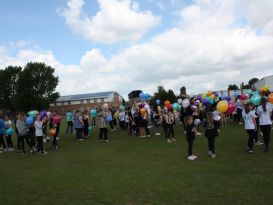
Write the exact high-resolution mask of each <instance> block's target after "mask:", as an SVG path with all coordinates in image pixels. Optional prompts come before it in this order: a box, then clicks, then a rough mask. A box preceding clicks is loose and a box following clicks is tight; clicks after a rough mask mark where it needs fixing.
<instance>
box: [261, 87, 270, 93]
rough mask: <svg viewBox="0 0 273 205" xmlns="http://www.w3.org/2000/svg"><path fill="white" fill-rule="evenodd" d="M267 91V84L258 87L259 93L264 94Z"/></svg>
mask: <svg viewBox="0 0 273 205" xmlns="http://www.w3.org/2000/svg"><path fill="white" fill-rule="evenodd" d="M268 91H269V86H268V85H265V86H263V87H261V88H260V93H261V94H265V93H266V92H268Z"/></svg>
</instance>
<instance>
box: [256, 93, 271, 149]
mask: <svg viewBox="0 0 273 205" xmlns="http://www.w3.org/2000/svg"><path fill="white" fill-rule="evenodd" d="M257 113H258V116H259V122H260V129H261V132H262V133H263V138H264V151H265V152H269V142H270V133H271V125H272V121H271V116H272V108H271V107H270V106H269V105H268V104H267V99H266V98H265V97H262V99H261V105H260V106H259V107H258V108H257Z"/></svg>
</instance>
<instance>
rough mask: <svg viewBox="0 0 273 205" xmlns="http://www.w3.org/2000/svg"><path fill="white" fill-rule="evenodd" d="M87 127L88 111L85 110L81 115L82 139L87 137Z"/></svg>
mask: <svg viewBox="0 0 273 205" xmlns="http://www.w3.org/2000/svg"><path fill="white" fill-rule="evenodd" d="M88 127H89V115H88V112H87V111H85V113H84V115H83V135H84V139H87V138H88Z"/></svg>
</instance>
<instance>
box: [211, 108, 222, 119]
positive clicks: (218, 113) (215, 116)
mask: <svg viewBox="0 0 273 205" xmlns="http://www.w3.org/2000/svg"><path fill="white" fill-rule="evenodd" d="M212 114H213V120H215V121H219V120H220V119H221V116H220V112H219V111H217V110H215V111H213V112H212Z"/></svg>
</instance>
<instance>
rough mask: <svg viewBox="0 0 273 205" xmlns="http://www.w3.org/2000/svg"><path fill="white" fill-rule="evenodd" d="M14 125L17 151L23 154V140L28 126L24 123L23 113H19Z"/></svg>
mask: <svg viewBox="0 0 273 205" xmlns="http://www.w3.org/2000/svg"><path fill="white" fill-rule="evenodd" d="M16 127H17V130H18V151H19V152H20V153H21V154H22V155H24V154H25V146H24V140H25V139H26V138H27V137H28V127H27V124H26V116H25V114H24V113H19V115H18V120H17V121H16ZM27 142H28V141H27Z"/></svg>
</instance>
